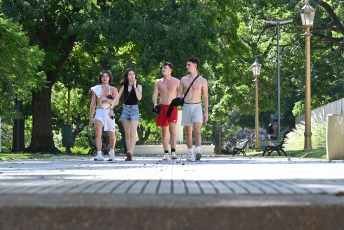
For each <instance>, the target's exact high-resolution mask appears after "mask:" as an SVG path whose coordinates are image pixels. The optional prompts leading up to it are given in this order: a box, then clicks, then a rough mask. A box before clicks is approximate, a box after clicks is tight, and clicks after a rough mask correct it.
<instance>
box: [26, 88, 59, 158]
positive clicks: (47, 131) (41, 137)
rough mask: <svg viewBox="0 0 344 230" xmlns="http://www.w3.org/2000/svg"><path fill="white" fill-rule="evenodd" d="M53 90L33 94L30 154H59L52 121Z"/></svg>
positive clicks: (46, 89)
mask: <svg viewBox="0 0 344 230" xmlns="http://www.w3.org/2000/svg"><path fill="white" fill-rule="evenodd" d="M51 88H52V86H49V87H48V88H43V89H42V90H41V91H40V92H33V94H32V95H33V97H32V107H33V108H32V111H33V114H32V115H33V116H32V117H33V124H32V126H33V128H32V138H31V144H30V147H29V148H28V149H27V150H28V151H29V152H59V150H58V149H57V148H56V147H55V144H54V139H53V132H52V121H51Z"/></svg>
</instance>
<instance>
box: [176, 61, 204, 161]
mask: <svg viewBox="0 0 344 230" xmlns="http://www.w3.org/2000/svg"><path fill="white" fill-rule="evenodd" d="M199 66H200V61H199V60H198V58H195V57H191V58H189V59H187V64H186V69H187V71H188V73H189V75H187V76H185V77H182V79H181V80H180V87H179V92H178V96H177V97H183V96H184V94H185V92H186V90H187V89H188V88H189V86H190V84H191V82H192V81H193V80H194V79H195V78H196V77H197V76H198V74H197V70H198V67H199ZM202 95H203V106H204V114H203V112H202V104H201V100H202ZM182 111H183V115H182V122H181V123H182V126H185V130H186V145H187V147H188V150H189V153H188V157H187V160H188V161H195V156H194V154H193V149H192V130H193V132H194V134H195V146H196V148H195V151H196V160H200V159H201V157H202V155H201V127H202V123H203V122H204V123H205V122H207V121H208V82H207V80H206V79H204V78H203V77H202V76H199V77H198V78H197V79H196V80H195V81H194V83H193V85H192V86H191V88H190V90H189V92H188V94H187V95H186V98H184V105H183V110H182Z"/></svg>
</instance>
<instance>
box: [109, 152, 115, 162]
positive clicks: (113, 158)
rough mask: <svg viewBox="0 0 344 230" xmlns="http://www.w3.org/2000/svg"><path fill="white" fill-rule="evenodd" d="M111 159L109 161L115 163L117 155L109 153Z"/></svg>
mask: <svg viewBox="0 0 344 230" xmlns="http://www.w3.org/2000/svg"><path fill="white" fill-rule="evenodd" d="M109 156H110V158H109V159H108V161H114V160H115V154H114V153H109Z"/></svg>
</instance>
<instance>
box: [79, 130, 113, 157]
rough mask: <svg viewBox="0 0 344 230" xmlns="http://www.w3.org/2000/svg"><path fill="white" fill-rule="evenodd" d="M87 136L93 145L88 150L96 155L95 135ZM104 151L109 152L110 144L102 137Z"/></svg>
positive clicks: (90, 153)
mask: <svg viewBox="0 0 344 230" xmlns="http://www.w3.org/2000/svg"><path fill="white" fill-rule="evenodd" d="M85 137H87V139H88V142H89V144H90V145H91V149H90V150H89V151H88V154H89V155H95V154H96V153H97V146H96V140H95V137H94V136H91V135H85ZM102 151H103V153H104V155H106V154H109V151H110V145H109V144H106V142H105V140H103V138H102Z"/></svg>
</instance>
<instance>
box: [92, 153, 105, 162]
mask: <svg viewBox="0 0 344 230" xmlns="http://www.w3.org/2000/svg"><path fill="white" fill-rule="evenodd" d="M94 160H95V161H103V160H104V158H103V155H102V154H97V156H96V157H95V158H94Z"/></svg>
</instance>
